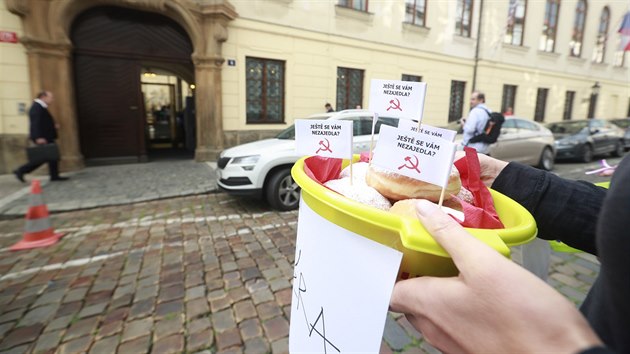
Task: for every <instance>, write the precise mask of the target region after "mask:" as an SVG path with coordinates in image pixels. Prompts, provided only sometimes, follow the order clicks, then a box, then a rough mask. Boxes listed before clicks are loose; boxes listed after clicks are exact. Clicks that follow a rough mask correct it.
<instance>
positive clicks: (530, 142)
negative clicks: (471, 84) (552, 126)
mask: <svg viewBox="0 0 630 354" xmlns="http://www.w3.org/2000/svg"><path fill="white" fill-rule="evenodd" d="M447 128H448V129H452V130H457V131H458V135H457V137H456V138H455V142H456V143H460V142H461V141H462V138H463V135H462V134H463V127H462V125H461V124H459V122H452V123H450V124H449V126H448V127H447ZM488 155H490V156H492V157H494V158H497V159H499V160H503V161H517V162H520V163H523V164H526V165H530V166H536V167H538V168H541V169H544V170H547V171H550V170H552V169H553V166H554V161H555V156H556V148H555V144H554V137H553V134H552V133H551V131H549V129H547V128H545V127H544V126H543V125H542V124H539V123H537V122H534V121H532V120H529V119H525V118H519V117H515V116H506V117H505V122H504V123H503V126H502V127H501V134H500V135H499V138H498V140H497V142H496V143H494V144H491V145H490V149H489V151H488Z"/></svg>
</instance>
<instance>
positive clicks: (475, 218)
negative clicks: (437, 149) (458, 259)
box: [455, 147, 505, 229]
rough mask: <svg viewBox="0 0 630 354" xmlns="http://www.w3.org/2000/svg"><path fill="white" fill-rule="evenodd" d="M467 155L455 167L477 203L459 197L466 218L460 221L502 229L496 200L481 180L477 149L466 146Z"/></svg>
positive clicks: (456, 162) (470, 225)
mask: <svg viewBox="0 0 630 354" xmlns="http://www.w3.org/2000/svg"><path fill="white" fill-rule="evenodd" d="M464 151H465V152H466V156H465V157H463V158H461V159H459V160H457V161H455V167H457V170H458V171H459V177H460V178H461V180H462V186H463V187H464V188H466V189H468V190H469V191H470V192H471V193H472V194H473V196H474V198H475V199H474V201H475V205H472V204H470V203H467V202H466V201H463V200H461V199H459V198H458V201H459V202H460V203H461V205H462V208H463V211H464V216H465V220H464V222H460V224H462V226H464V227H473V228H477V229H502V228H504V227H505V226H503V223H501V220H499V215H498V214H497V210H496V209H495V208H494V201H493V200H492V196H491V195H490V191H489V190H488V187H486V186H485V185H484V184H483V182H481V166H480V165H479V157H478V156H477V151H476V150H475V149H473V148H469V147H466V148H464Z"/></svg>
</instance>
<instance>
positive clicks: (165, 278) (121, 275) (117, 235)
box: [0, 193, 599, 354]
mask: <svg viewBox="0 0 630 354" xmlns="http://www.w3.org/2000/svg"><path fill="white" fill-rule="evenodd" d="M51 219H52V223H53V226H54V227H55V230H56V231H60V232H65V233H66V235H65V236H64V237H63V238H62V239H61V241H60V242H59V243H57V244H55V245H53V246H50V247H47V248H39V249H34V250H27V251H18V252H11V251H8V249H7V248H8V247H9V246H11V245H13V244H14V243H15V242H17V241H18V240H20V239H21V237H22V232H23V228H24V220H23V219H12V220H4V221H0V230H1V231H0V248H1V250H0V351H2V353H5V352H6V353H25V352H35V353H53V352H56V353H64V354H65V353H83V352H88V353H113V352H116V351H117V352H119V353H148V352H151V353H180V352H188V353H195V352H205V353H208V352H212V353H214V352H218V353H270V352H271V353H284V352H288V333H289V318H290V309H291V279H292V276H293V267H292V264H293V258H294V251H295V250H294V247H295V236H296V227H297V212H272V211H269V209H268V207H267V206H266V205H264V204H262V203H257V202H252V201H247V200H243V199H237V198H233V197H230V196H227V195H226V194H222V193H211V194H202V195H197V196H188V197H177V198H172V199H163V200H159V201H152V202H141V203H136V204H129V205H122V206H110V207H104V208H96V209H90V210H82V211H72V212H65V213H57V214H53V215H52V216H51ZM517 256H518V255H516V256H515V258H518V257H517ZM598 269H599V266H598V264H597V262H596V260H595V258H594V257H592V256H589V255H584V254H558V253H554V254H553V255H552V271H551V273H550V278H549V282H550V283H551V284H552V285H553V286H554V287H555V288H557V289H558V290H559V291H560V292H562V293H563V294H564V295H565V296H567V297H568V298H570V299H571V300H572V301H574V302H575V303H576V304H577V303H580V302H581V301H582V300H583V298H584V296H585V294H586V292H587V291H588V288H589V287H590V284H592V282H593V280H594V277H595V276H596V274H597V272H598ZM401 351H402V352H406V353H425V352H428V353H431V352H436V350H435V349H433V348H432V347H431V346H430V345H429V344H428V343H426V342H425V341H423V340H422V337H421V335H420V334H419V333H418V332H416V331H415V330H414V329H413V328H412V327H411V326H410V325H409V323H408V322H407V321H406V319H405V318H404V317H402V316H400V315H397V314H390V315H389V316H388V320H387V325H386V328H385V331H384V337H383V341H382V346H381V352H384V353H388V352H401Z"/></svg>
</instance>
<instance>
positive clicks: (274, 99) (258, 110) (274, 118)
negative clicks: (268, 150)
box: [246, 57, 284, 123]
mask: <svg viewBox="0 0 630 354" xmlns="http://www.w3.org/2000/svg"><path fill="white" fill-rule="evenodd" d="M246 67H247V68H246V70H247V71H246V82H247V83H246V85H247V123H283V122H284V62H283V61H279V60H271V59H261V58H250V57H247V58H246Z"/></svg>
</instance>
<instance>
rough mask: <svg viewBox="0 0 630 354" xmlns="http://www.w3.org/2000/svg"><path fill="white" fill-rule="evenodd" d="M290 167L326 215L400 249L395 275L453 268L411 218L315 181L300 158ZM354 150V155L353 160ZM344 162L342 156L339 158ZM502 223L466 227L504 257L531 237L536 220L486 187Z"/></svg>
mask: <svg viewBox="0 0 630 354" xmlns="http://www.w3.org/2000/svg"><path fill="white" fill-rule="evenodd" d="M305 159H306V157H305V158H302V159H300V160H298V161H297V162H296V163H295V165H294V166H293V168H292V169H291V175H292V176H293V179H294V180H295V182H296V183H297V184H298V185H299V186H300V187H301V188H302V198H303V201H304V202H305V203H306V204H308V206H309V207H310V208H311V209H313V210H314V211H315V212H316V213H317V214H319V215H320V216H322V217H323V218H325V219H326V220H328V221H330V222H332V223H334V224H336V225H338V226H340V227H343V228H345V229H347V230H349V231H351V232H354V233H356V234H358V235H362V236H364V237H367V238H368V239H371V240H373V241H376V242H379V243H381V244H383V245H386V246H389V247H391V248H394V249H396V250H398V251H401V252H402V253H403V258H402V263H401V266H400V269H399V273H398V277H399V279H406V278H413V277H417V276H422V275H430V276H453V275H456V274H457V273H458V271H457V268H456V267H455V265H454V263H453V261H452V260H451V258H450V257H449V255H448V254H447V253H446V251H445V250H444V249H443V248H442V247H441V246H440V245H438V244H437V242H435V240H434V239H433V237H431V235H430V234H429V233H428V232H427V231H426V230H425V229H424V227H423V226H422V224H420V222H419V221H418V220H417V219H412V218H406V217H401V216H399V215H396V214H392V213H389V212H387V211H383V210H380V209H376V208H373V207H370V206H367V205H364V204H361V203H359V202H355V201H354V200H351V199H349V198H346V197H344V196H342V195H340V194H338V193H336V192H334V191H332V190H329V189H328V188H326V187H324V186H322V185H320V184H319V183H317V182H316V181H314V180H312V179H311V178H310V177H308V176H307V175H306V173H304V160H305ZM356 159H358V156H355V160H356ZM344 163H345V164H347V163H348V161H344ZM490 192H491V194H492V198H493V200H494V204H495V207H496V210H497V213H498V214H499V218H500V219H501V222H503V225H504V226H505V228H504V229H492V230H491V229H471V228H469V229H467V230H468V232H470V233H471V234H472V235H473V236H474V237H476V238H477V239H479V240H481V241H483V242H484V243H486V244H488V245H489V246H490V247H492V248H494V249H496V250H497V251H498V252H500V253H501V254H503V255H505V256H506V257H509V256H510V249H509V247H512V246H517V245H521V244H524V243H527V242H529V241H531V240H532V239H534V238H535V237H536V234H537V228H536V222H535V221H534V218H533V217H532V215H531V214H530V213H529V212H528V211H527V210H525V208H523V207H522V206H521V205H519V204H518V203H516V202H515V201H513V200H511V199H509V198H508V197H506V196H504V195H503V194H501V193H498V192H496V191H493V190H490Z"/></svg>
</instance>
